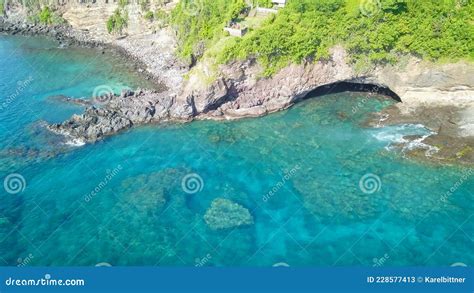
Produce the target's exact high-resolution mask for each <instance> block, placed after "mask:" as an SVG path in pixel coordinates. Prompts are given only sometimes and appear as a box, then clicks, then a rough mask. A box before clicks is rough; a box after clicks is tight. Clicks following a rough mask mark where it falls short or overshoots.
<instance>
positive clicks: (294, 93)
mask: <svg viewBox="0 0 474 293" xmlns="http://www.w3.org/2000/svg"><path fill="white" fill-rule="evenodd" d="M346 60H347V56H346V52H345V50H344V49H343V48H342V47H335V48H333V49H332V52H331V59H330V60H329V61H324V62H316V63H309V64H302V65H290V66H288V67H286V68H284V69H282V70H281V71H280V72H278V73H277V74H276V75H274V76H273V77H271V78H261V77H260V76H261V72H262V70H261V68H259V66H258V64H256V62H254V61H253V60H247V61H245V62H234V63H232V64H229V65H224V66H221V68H220V72H219V75H218V78H217V80H216V81H215V82H214V83H212V84H211V85H206V84H205V82H203V81H202V80H200V78H199V75H197V74H195V75H191V77H190V78H189V80H188V81H187V82H186V83H185V84H184V86H183V90H182V92H181V93H180V95H179V97H178V101H181V102H184V101H192V102H193V105H192V106H193V108H195V113H194V114H195V115H196V116H203V117H207V118H215V119H233V118H239V117H247V116H260V115H264V114H266V113H271V112H274V111H278V110H281V109H285V108H287V107H289V106H291V105H292V104H294V103H295V102H297V101H298V100H300V99H302V98H304V97H305V96H306V95H307V94H308V93H309V92H310V91H312V90H314V89H316V88H318V87H321V86H328V85H330V84H333V83H337V82H343V81H345V82H353V83H361V84H374V85H377V86H379V87H382V88H388V89H390V90H392V91H393V92H394V93H395V94H396V95H397V96H398V97H400V99H401V101H402V103H401V104H400V105H399V107H400V109H402V110H403V111H404V112H409V111H411V110H413V109H415V108H416V107H419V106H426V107H430V106H433V107H435V106H440V105H451V106H455V105H457V106H460V107H468V106H469V105H472V104H473V103H474V66H473V65H472V64H468V63H464V62H459V63H455V64H446V65H433V64H429V63H427V62H422V61H420V60H416V59H415V58H412V59H410V60H409V62H408V64H407V65H405V66H403V67H401V66H398V67H397V66H390V65H389V66H384V67H379V68H376V69H374V70H371V71H368V72H365V73H363V74H361V73H357V72H356V71H355V70H354V69H353V68H352V67H351V66H350V65H349V64H347V62H346Z"/></svg>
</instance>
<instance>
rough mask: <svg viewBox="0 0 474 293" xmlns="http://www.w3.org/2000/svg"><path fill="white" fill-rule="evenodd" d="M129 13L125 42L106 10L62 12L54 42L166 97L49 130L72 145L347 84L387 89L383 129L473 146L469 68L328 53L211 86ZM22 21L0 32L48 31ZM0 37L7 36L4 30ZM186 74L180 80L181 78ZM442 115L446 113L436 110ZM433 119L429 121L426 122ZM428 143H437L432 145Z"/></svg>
mask: <svg viewBox="0 0 474 293" xmlns="http://www.w3.org/2000/svg"><path fill="white" fill-rule="evenodd" d="M175 2H176V1H172V2H171V3H170V5H173V4H174V3H175ZM94 5H95V6H94ZM132 6H133V5H132ZM132 6H130V7H129V8H128V10H129V13H130V14H129V17H130V22H129V27H128V28H127V31H126V33H127V36H126V37H119V38H117V36H112V35H109V34H108V33H106V31H105V30H106V28H105V20H106V19H107V17H108V15H111V14H112V13H113V11H114V10H115V8H116V7H117V4H114V3H110V4H105V3H102V4H101V3H96V4H90V5H87V4H70V5H69V4H68V5H66V6H64V7H63V17H64V18H65V19H66V20H67V21H68V22H69V24H70V26H69V27H68V29H67V30H66V33H63V34H60V35H64V34H65V35H66V37H69V38H75V39H80V40H81V41H91V40H92V41H94V42H97V43H105V44H111V45H113V46H116V47H119V48H121V49H122V50H124V51H125V52H126V53H127V55H128V56H129V57H132V58H133V59H135V60H138V61H139V62H141V64H142V65H143V68H142V70H143V71H145V70H146V71H148V72H149V73H151V74H152V75H154V76H157V77H159V78H160V81H162V82H163V83H164V84H165V85H166V86H167V87H168V90H167V91H165V92H162V93H158V92H152V91H137V92H134V93H123V94H122V95H119V96H112V95H111V96H109V97H107V100H108V102H107V103H105V104H104V103H100V104H99V105H92V106H89V108H87V110H86V111H85V113H84V114H83V115H76V116H73V117H72V118H71V119H70V120H68V121H66V122H64V123H61V124H57V125H51V126H50V127H49V128H50V129H51V130H53V131H55V132H57V133H60V134H64V135H66V136H69V137H70V138H72V139H73V140H77V141H81V142H93V141H96V140H99V139H102V138H103V137H105V136H107V135H111V134H113V133H115V132H117V131H120V130H122V129H126V128H129V127H132V126H133V125H139V124H144V123H155V122H160V121H169V120H174V121H182V120H185V121H189V120H192V119H217V120H218V119H237V118H243V117H257V116H262V115H266V114H268V113H272V112H275V111H279V110H282V109H286V108H288V107H290V106H291V105H293V104H294V103H296V102H298V101H299V100H301V99H303V98H305V97H306V96H307V94H308V93H310V92H311V91H313V90H315V89H317V88H320V87H328V86H330V85H332V84H334V83H338V82H352V83H360V84H372V85H376V86H377V87H380V88H386V89H390V90H391V91H393V92H394V94H395V95H396V96H397V97H399V98H400V99H401V101H402V103H397V104H396V105H395V106H394V107H392V108H390V109H386V110H385V111H384V112H383V113H380V115H381V116H380V117H383V120H384V123H402V122H403V123H424V124H425V125H427V126H429V127H430V128H431V129H432V130H433V131H435V132H436V133H438V134H439V137H443V139H445V140H452V139H455V140H459V139H461V140H462V141H461V143H460V144H459V147H460V148H463V149H462V150H463V151H462V153H463V154H464V153H466V151H464V149H466V145H467V147H469V146H470V145H471V146H472V145H474V142H473V138H474V121H473V120H472V117H474V65H473V64H469V63H464V62H457V63H453V64H444V65H439V64H430V63H428V62H423V61H421V60H417V59H416V58H414V57H412V58H409V59H408V61H406V62H400V64H402V63H404V64H403V65H400V64H398V65H397V66H391V65H387V66H381V67H378V68H375V69H373V70H370V71H367V72H365V73H359V72H356V70H354V68H353V67H352V66H351V65H350V64H348V63H347V59H348V58H347V56H346V52H345V50H344V49H343V48H342V47H334V48H333V49H332V50H331V58H330V59H329V60H326V61H320V62H315V63H307V64H300V65H296V64H293V65H290V66H288V67H286V68H283V69H282V70H281V71H279V72H278V73H276V74H275V75H274V76H272V77H271V78H264V77H262V72H263V70H262V68H261V67H260V66H259V65H258V63H257V62H256V61H255V60H253V59H249V60H246V61H236V62H233V63H231V64H227V65H221V66H219V68H218V70H217V72H214V73H215V74H214V75H213V78H212V80H214V81H213V82H209V76H208V74H207V73H208V72H212V70H211V69H210V68H207V65H206V64H205V62H200V63H198V64H197V65H196V67H195V68H194V69H193V70H192V71H190V72H189V71H188V68H187V66H185V65H183V64H182V63H181V62H180V61H179V60H178V59H177V58H176V57H175V54H174V52H175V50H176V48H177V41H176V38H175V35H174V32H173V31H172V29H171V28H162V29H158V30H155V28H154V27H153V26H151V25H149V24H147V23H146V21H145V20H144V19H143V17H142V15H141V12H140V11H139V10H138V6H137V5H135V6H133V7H132ZM22 19H23V20H22ZM24 19H25V16H24V12H23V11H22V10H21V7H20V9H19V10H18V11H16V12H15V13H10V14H9V20H8V21H7V22H3V23H0V30H1V29H2V27H3V28H4V27H5V25H6V26H7V27H8V26H9V25H11V23H12V22H13V23H17V24H18V23H20V25H14V26H13V31H15V32H16V31H22V30H23V31H25V30H26V31H34V32H36V33H42V32H50V31H51V29H50V28H41V27H33V26H31V25H27V24H25V23H22V21H23V22H24ZM144 22H145V23H144ZM25 26H26V28H25ZM7 31H10V32H11V31H12V28H11V27H10V28H9V29H7ZM53 32H54V34H56V32H55V31H53ZM186 73H187V74H188V76H187V78H186V79H184V76H185V74H186ZM448 108H449V111H448V110H446V111H443V110H442V109H448ZM440 109H441V110H440ZM433 114H435V115H433ZM433 116H436V119H434V120H433V119H432V118H433ZM380 121H381V120H378V122H380ZM378 125H379V124H378ZM430 139H433V137H431V138H430ZM433 143H437V141H436V139H435V141H434V142H433ZM455 149H456V148H455ZM471 149H472V148H471ZM467 153H469V152H467ZM470 153H473V152H472V151H470ZM456 155H457V153H456ZM450 156H451V157H452V155H450ZM469 156H470V155H469V154H468V156H467V157H468V161H469V160H470V159H469V158H470V157H469ZM472 156H473V157H474V154H472ZM472 161H474V159H473V160H472Z"/></svg>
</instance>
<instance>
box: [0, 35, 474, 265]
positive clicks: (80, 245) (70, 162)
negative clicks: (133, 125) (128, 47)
mask: <svg viewBox="0 0 474 293" xmlns="http://www.w3.org/2000/svg"><path fill="white" fill-rule="evenodd" d="M118 64H119V59H114V58H112V57H110V58H109V57H106V56H103V55H97V54H96V53H94V52H92V51H88V50H85V49H74V50H71V49H58V48H56V47H55V45H54V44H53V43H51V42H49V41H45V40H40V39H25V38H19V37H4V36H2V37H0V73H1V74H0V89H1V91H2V102H5V101H7V100H8V99H9V100H10V102H8V103H7V105H6V106H5V104H3V105H4V106H3V108H2V110H1V111H0V121H1V126H0V129H1V130H2V131H1V133H0V139H1V140H0V174H1V176H2V180H3V179H4V178H6V177H7V176H8V175H9V174H12V173H16V174H20V175H21V176H22V177H23V178H24V180H25V184H24V185H23V186H21V187H25V189H24V190H23V191H21V188H20V190H19V191H20V192H18V193H15V194H12V193H11V192H10V193H8V192H6V189H5V188H3V189H0V192H1V202H2V204H1V205H0V241H1V242H0V263H1V264H3V265H12V266H14V265H20V266H23V265H84V266H94V265H96V264H104V263H106V264H110V265H113V266H118V265H172V266H183V265H186V266H201V265H206V266H272V265H275V264H277V265H286V264H288V265H290V266H308V265H316V266H333V265H336V266H343V265H347V266H358V265H362V266H379V265H384V266H405V265H413V266H415V265H428V266H434V265H436V266H449V265H451V264H453V263H464V264H466V265H472V264H473V261H474V252H473V247H474V245H473V239H474V236H473V235H474V218H473V217H472V216H473V212H472V211H473V199H474V198H473V190H474V180H473V179H472V176H471V177H470V178H468V179H467V180H465V181H463V182H462V184H456V183H457V182H459V180H460V179H461V178H462V175H463V174H464V173H463V172H465V170H464V169H463V168H461V167H447V166H431V165H427V164H422V163H419V162H418V163H417V162H413V161H411V160H409V159H406V158H404V157H403V154H402V153H400V152H399V151H396V150H394V149H391V148H387V145H388V144H389V143H390V142H391V141H393V140H396V139H397V136H398V135H399V134H400V133H404V134H407V133H408V134H415V133H417V134H425V133H426V130H425V129H423V128H422V127H420V126H413V125H412V126H400V127H390V128H379V129H367V128H364V127H362V126H361V125H362V124H363V122H364V121H365V119H366V118H367V117H368V115H369V113H371V112H374V111H378V110H380V109H382V108H383V107H385V106H387V105H390V104H391V103H393V102H392V101H391V100H388V99H385V98H382V97H374V98H373V99H369V100H368V101H367V102H364V101H365V99H364V98H365V96H364V95H363V94H356V93H352V94H351V93H342V94H335V95H328V96H324V97H318V98H314V99H309V100H307V101H305V102H303V103H300V104H299V105H297V106H295V107H293V108H291V109H290V110H288V111H283V112H280V113H276V114H273V115H269V116H267V117H264V118H259V119H246V120H241V121H233V122H212V121H199V122H195V123H191V124H187V125H162V126H156V125H155V126H147V127H141V128H137V129H133V130H130V131H128V132H125V133H122V134H120V135H117V136H115V137H112V138H109V139H107V140H106V141H103V142H99V143H97V144H94V145H87V146H84V147H80V148H74V147H70V146H66V145H63V144H61V143H60V141H59V140H58V138H57V137H55V136H53V135H51V134H49V133H48V132H47V131H45V130H44V127H43V125H42V124H41V123H40V122H39V121H41V120H44V121H49V122H52V121H61V120H63V119H66V118H67V117H69V116H70V115H71V114H72V113H80V112H81V111H82V109H81V107H77V106H71V105H66V104H63V103H60V102H55V101H53V100H51V99H49V98H48V97H49V96H53V95H58V94H66V95H72V96H74V97H81V96H90V95H91V94H92V92H93V91H94V88H96V87H97V86H101V85H113V87H114V88H115V87H116V88H121V87H136V86H138V85H139V82H138V79H136V77H134V75H133V74H132V73H130V72H127V70H126V68H125V67H123V66H120V65H118ZM29 76H32V78H31V82H28V84H27V86H25V87H20V88H21V90H20V91H19V93H18V94H16V95H15V98H14V99H11V98H9V97H11V95H13V94H15V92H16V91H17V89H18V88H19V86H18V81H25V80H27V79H28V78H29ZM360 105H362V106H360ZM190 174H193V175H192V176H194V177H195V178H198V179H199V180H202V181H201V182H198V183H199V185H198V186H197V189H195V190H192V191H196V192H195V193H190V192H189V190H187V189H186V186H184V187H183V185H182V183H183V179H184V178H188V177H189V176H187V175H190ZM285 175H286V176H285ZM364 176H365V177H364ZM367 176H369V177H370V176H371V177H372V178H373V179H374V180H375V181H374V182H375V186H371V185H370V182H369V184H368V185H366V186H364V185H362V186H360V184H359V183H360V181H361V178H366V177H367ZM199 180H198V181H199ZM377 180H379V181H377ZM458 185H459V186H458ZM453 186H456V188H455V190H454V192H453V194H452V195H450V196H449V197H447V200H445V201H442V200H441V198H442V197H443V195H445V193H446V192H447V191H448V190H449V189H450V188H452V187H453ZM188 187H189V188H191V189H192V188H193V186H192V185H189V186H188ZM94 190H95V191H96V193H95V194H91V192H92V191H94ZM272 190H273V191H272ZM17 191H18V190H17ZM186 191H188V192H186ZM270 191H272V193H271V194H270V193H269V192H270ZM364 191H365V192H364ZM218 197H222V198H228V199H232V200H233V201H235V202H237V203H239V204H241V205H242V206H244V207H246V208H248V209H249V210H250V212H251V214H252V216H253V218H254V224H253V225H251V226H247V227H240V228H236V229H228V230H218V231H213V230H211V229H210V228H209V227H208V226H207V224H206V223H205V221H204V219H203V215H204V213H205V212H206V210H207V209H208V207H209V206H210V203H211V201H212V200H213V199H215V198H218ZM282 263H283V264H282Z"/></svg>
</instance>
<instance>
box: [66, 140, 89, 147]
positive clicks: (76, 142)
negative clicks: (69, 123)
mask: <svg viewBox="0 0 474 293" xmlns="http://www.w3.org/2000/svg"><path fill="white" fill-rule="evenodd" d="M64 144H66V145H69V146H74V147H80V146H83V145H85V144H86V143H85V142H84V141H83V140H82V139H77V138H74V139H71V140H68V141H66V142H65V143H64Z"/></svg>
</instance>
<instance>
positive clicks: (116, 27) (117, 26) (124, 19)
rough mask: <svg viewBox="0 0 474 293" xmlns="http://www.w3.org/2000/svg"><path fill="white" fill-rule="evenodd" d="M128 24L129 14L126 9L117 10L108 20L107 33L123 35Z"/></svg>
mask: <svg viewBox="0 0 474 293" xmlns="http://www.w3.org/2000/svg"><path fill="white" fill-rule="evenodd" d="M127 24H128V13H127V11H126V10H125V9H120V8H117V9H115V11H114V14H112V15H111V16H110V17H109V19H107V31H108V32H109V34H111V33H118V34H121V33H122V31H123V29H124V28H126V27H127Z"/></svg>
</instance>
